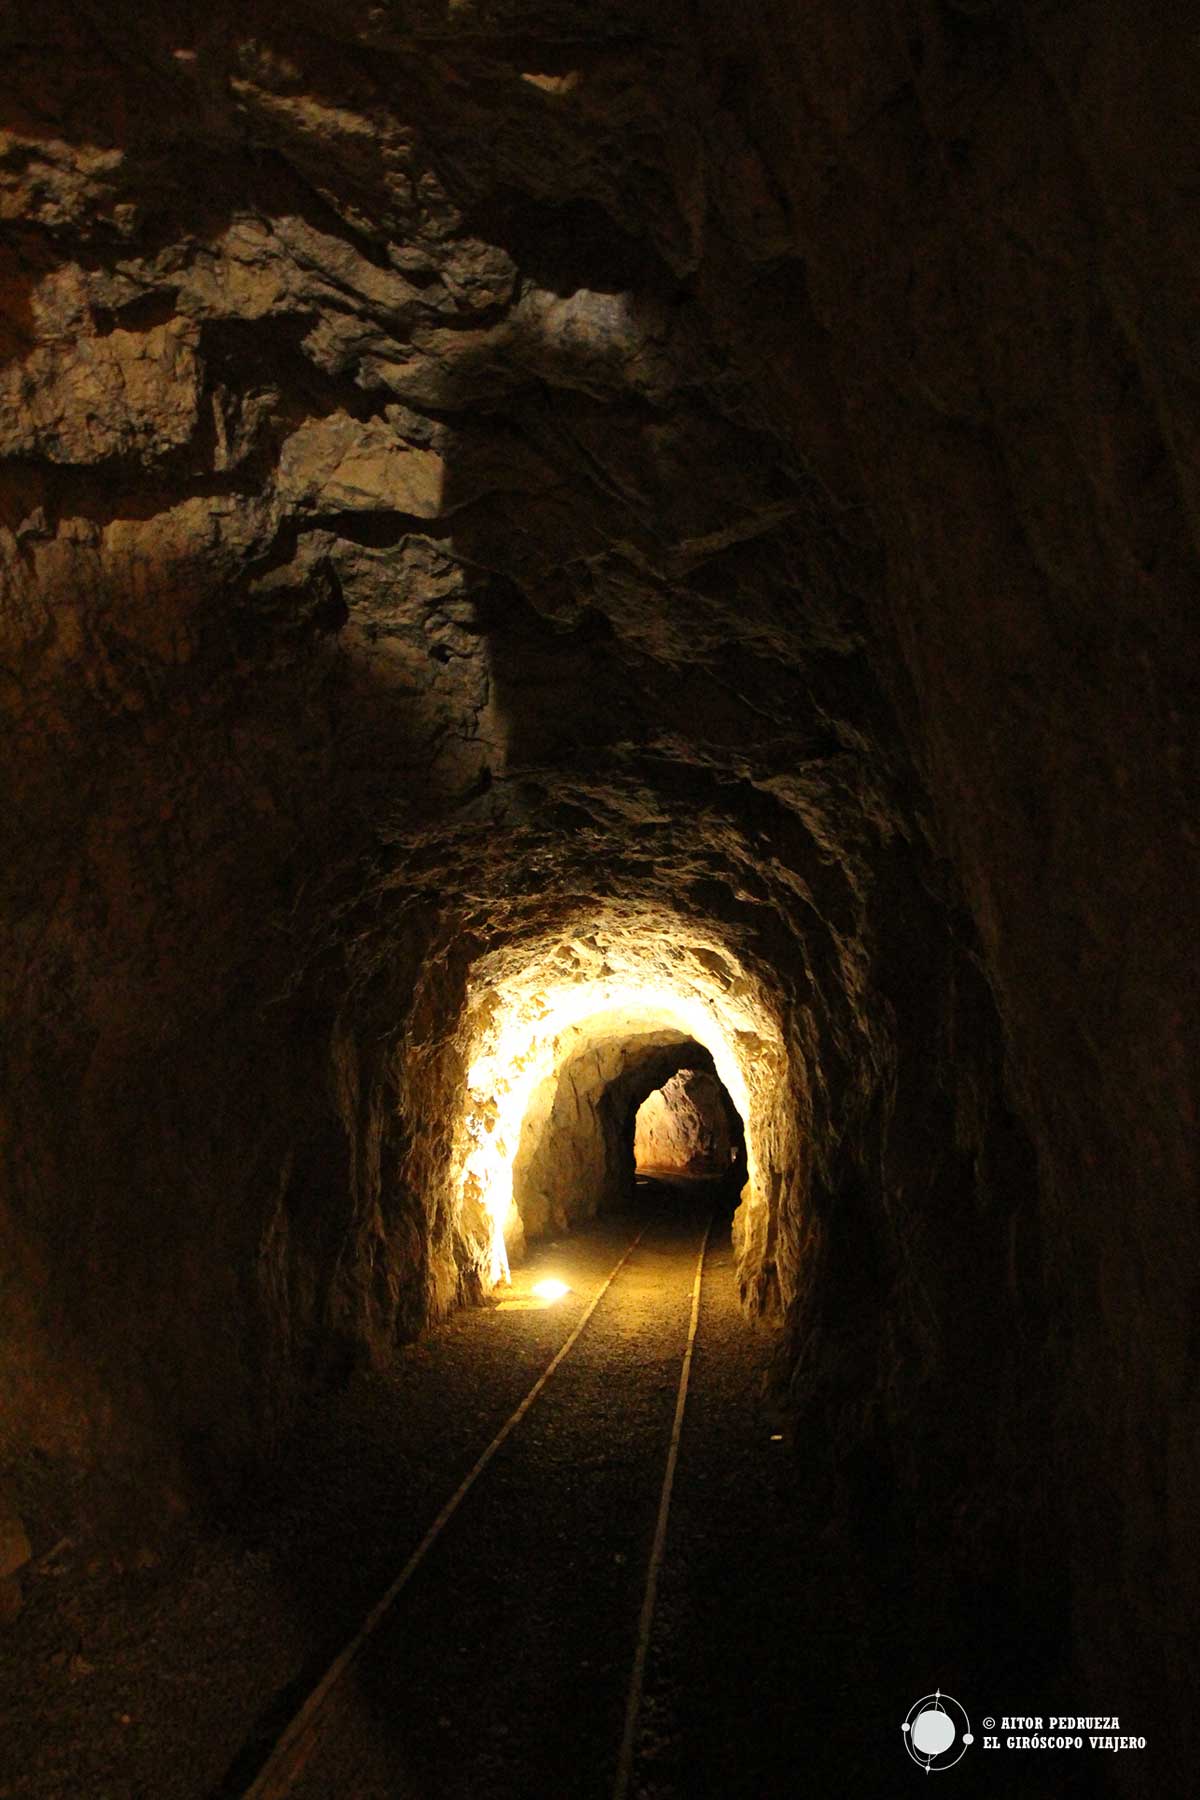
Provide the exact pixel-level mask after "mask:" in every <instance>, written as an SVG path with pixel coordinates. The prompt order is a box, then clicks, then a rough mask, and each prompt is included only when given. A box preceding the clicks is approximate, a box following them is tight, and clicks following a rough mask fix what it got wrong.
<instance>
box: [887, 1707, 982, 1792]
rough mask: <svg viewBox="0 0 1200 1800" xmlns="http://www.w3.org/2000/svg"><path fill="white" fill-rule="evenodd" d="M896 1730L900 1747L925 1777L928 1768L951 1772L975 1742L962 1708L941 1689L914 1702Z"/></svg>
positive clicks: (969, 1722) (964, 1710) (969, 1723)
mask: <svg viewBox="0 0 1200 1800" xmlns="http://www.w3.org/2000/svg"><path fill="white" fill-rule="evenodd" d="M900 1729H901V1731H902V1732H903V1733H904V1748H905V1749H906V1750H907V1751H908V1754H909V1755H910V1756H911V1757H912V1759H913V1761H914V1762H915V1763H919V1764H920V1766H921V1768H923V1769H924V1771H925V1773H926V1774H927V1775H928V1773H929V1771H930V1770H931V1769H952V1768H953V1767H954V1765H955V1763H956V1762H958V1760H959V1759H960V1757H962V1756H963V1755H964V1754H965V1753H966V1748H967V1745H968V1744H973V1743H974V1742H975V1739H974V1738H973V1737H972V1735H971V1721H970V1720H969V1719H968V1718H967V1714H966V1709H965V1707H962V1706H960V1705H959V1703H958V1701H957V1700H955V1699H954V1697H953V1695H951V1694H943V1692H942V1690H941V1688H938V1689H937V1691H936V1692H935V1693H932V1694H926V1695H925V1697H924V1699H923V1700H917V1701H916V1702H914V1704H913V1705H912V1706H910V1707H909V1709H908V1717H907V1719H905V1721H904V1723H903V1725H902V1726H901V1727H900Z"/></svg>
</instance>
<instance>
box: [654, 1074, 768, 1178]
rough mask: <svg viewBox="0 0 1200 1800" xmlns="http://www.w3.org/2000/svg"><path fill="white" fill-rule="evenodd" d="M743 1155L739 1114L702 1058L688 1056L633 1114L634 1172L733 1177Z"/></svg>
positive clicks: (740, 1165)
mask: <svg viewBox="0 0 1200 1800" xmlns="http://www.w3.org/2000/svg"><path fill="white" fill-rule="evenodd" d="M628 1124H629V1121H628V1115H627V1116H626V1131H627V1132H628ZM745 1156H746V1135H745V1130H744V1128H743V1125H742V1120H741V1117H740V1116H739V1114H738V1110H737V1108H736V1107H735V1106H734V1104H733V1102H732V1100H730V1098H729V1095H728V1093H727V1092H726V1090H725V1088H724V1087H723V1085H722V1083H721V1080H720V1078H719V1076H718V1075H717V1073H716V1071H715V1070H714V1069H712V1068H706V1067H705V1060H704V1058H703V1057H689V1058H688V1061H687V1063H686V1064H684V1065H682V1066H681V1067H679V1068H678V1069H676V1070H675V1072H674V1073H673V1074H671V1075H669V1076H668V1077H667V1079H666V1081H664V1082H663V1083H662V1085H661V1086H659V1087H656V1088H652V1089H651V1091H650V1092H649V1093H648V1094H647V1095H646V1098H645V1099H644V1100H642V1101H641V1102H640V1103H639V1105H638V1106H637V1110H636V1111H635V1112H634V1113H633V1166H634V1173H635V1176H641V1177H642V1178H643V1179H647V1180H648V1179H650V1178H652V1177H653V1176H654V1175H660V1176H662V1175H666V1176H673V1177H675V1178H678V1177H680V1176H682V1177H684V1178H693V1179H697V1180H710V1181H711V1180H717V1179H723V1180H730V1179H732V1178H733V1177H734V1175H735V1172H736V1171H737V1170H738V1169H739V1168H741V1167H742V1166H743V1165H744V1162H745ZM739 1185H740V1184H739Z"/></svg>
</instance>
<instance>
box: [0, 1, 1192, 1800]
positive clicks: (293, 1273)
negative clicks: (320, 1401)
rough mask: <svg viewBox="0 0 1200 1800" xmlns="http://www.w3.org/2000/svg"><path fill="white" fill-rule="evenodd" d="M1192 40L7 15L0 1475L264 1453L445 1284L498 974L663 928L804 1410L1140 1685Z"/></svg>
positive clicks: (922, 1521)
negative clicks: (737, 1084)
mask: <svg viewBox="0 0 1200 1800" xmlns="http://www.w3.org/2000/svg"><path fill="white" fill-rule="evenodd" d="M1198 60H1200V38H1198V37H1197V36H1196V33H1195V32H1194V31H1193V30H1191V29H1190V28H1183V27H1181V26H1180V25H1179V24H1178V22H1177V18H1176V15H1174V14H1172V13H1171V9H1168V11H1167V14H1165V15H1163V14H1159V13H1158V12H1155V11H1154V9H1147V8H1145V7H1144V6H1137V5H1135V4H1133V0H1066V3H1065V4H1059V5H1046V4H1040V3H1039V0H1023V3H1019V4H1013V5H1009V6H1004V7H1001V6H987V5H982V4H981V5H978V6H975V5H972V6H968V5H966V4H958V3H955V0H945V3H944V4H934V3H933V0H889V4H887V5H885V6H883V7H880V6H879V5H877V4H875V3H874V0H870V3H868V0H854V3H852V4H849V5H837V6H835V5H832V4H829V5H823V6H817V7H815V8H809V9H802V10H799V11H798V10H797V9H796V8H795V7H794V6H792V5H790V4H784V0H764V3H763V4H762V5H760V6H757V7H755V8H753V9H751V11H750V13H749V15H748V16H747V18H746V19H745V20H741V19H739V23H738V26H737V29H736V32H735V31H733V30H732V29H731V26H730V23H729V15H728V9H727V8H723V7H717V6H714V5H711V4H709V0H699V4H696V5H693V6H687V7H684V6H683V5H677V4H674V3H673V0H665V3H664V0H659V3H657V4H654V5H649V4H634V5H627V4H623V5H622V6H620V7H615V6H611V5H608V4H604V5H599V6H596V5H588V6H586V7H584V6H582V5H578V4H575V3H574V0H463V3H462V4H461V5H455V6H454V7H451V8H447V7H445V6H443V5H440V4H439V5H434V4H432V0H429V3H426V0H409V3H404V4H402V3H400V0H389V3H388V4H384V5H375V6H368V5H361V6H359V5H353V4H349V5H345V6H337V7H332V8H331V7H329V6H328V5H322V6H317V5H315V4H313V3H311V0H298V3H297V4H293V5H290V6H288V7H283V6H281V5H278V4H276V3H274V0H250V4H243V5H239V6H238V7H236V8H234V7H231V6H227V5H226V4H224V3H223V0H217V3H216V4H214V5H212V6H210V7H207V8H205V9H203V11H202V12H201V11H197V10H196V9H193V8H191V7H189V6H185V5H183V4H182V3H181V0H169V3H168V4H166V5H164V6H160V7H154V8H146V7H141V8H134V7H132V6H128V5H125V4H118V5H116V6H115V7H114V6H113V5H112V4H106V5H103V6H101V5H100V4H99V3H98V0H72V4H71V5H70V6H67V5H66V4H65V3H60V0H38V4H37V5H33V4H32V3H31V0H16V3H15V4H10V5H9V6H8V7H6V8H5V11H4V17H3V20H2V21H0V70H2V71H3V72H2V74H0V108H2V114H0V116H2V122H3V125H4V138H3V147H2V149H0V221H2V222H3V238H2V240H0V312H2V319H0V455H2V456H3V461H2V463H0V670H2V691H3V703H4V708H5V715H4V716H5V730H6V768H7V771H8V779H7V781H6V803H5V808H4V818H3V822H2V824H0V832H2V833H3V842H2V843H0V883H2V895H0V898H2V900H3V907H4V917H5V931H6V936H5V940H4V957H3V992H2V999H3V1005H4V1019H3V1043H4V1058H5V1063H4V1084H3V1094H2V1096H0V1106H2V1112H0V1156H2V1158H3V1169H2V1180H0V1266H2V1267H3V1270H4V1288H3V1293H2V1295H0V1448H2V1449H3V1450H4V1451H5V1452H6V1453H7V1452H8V1451H12V1452H13V1453H16V1452H17V1451H20V1450H23V1449H28V1448H29V1447H31V1446H33V1447H37V1448H38V1449H39V1450H41V1451H42V1452H44V1453H45V1454H47V1455H50V1456H53V1457H58V1458H62V1459H69V1460H72V1461H75V1462H82V1463H84V1464H94V1463H96V1462H97V1461H100V1462H107V1463H110V1464H112V1466H113V1467H114V1468H116V1467H122V1468H125V1467H130V1466H132V1467H135V1468H137V1469H138V1470H139V1471H140V1472H141V1474H142V1476H143V1477H144V1481H143V1489H144V1492H145V1493H146V1494H147V1495H151V1494H158V1495H161V1496H163V1498H162V1501H161V1504H162V1507H163V1508H164V1509H166V1508H168V1504H169V1503H168V1500H167V1498H166V1496H169V1495H172V1494H176V1493H178V1492H179V1491H180V1490H181V1489H182V1488H184V1487H187V1486H188V1484H191V1489H192V1490H193V1491H194V1490H195V1489H197V1488H199V1489H200V1490H203V1489H204V1488H205V1487H206V1486H207V1485H209V1484H211V1483H212V1482H223V1481H225V1480H226V1479H228V1478H229V1476H230V1472H231V1471H233V1470H235V1469H239V1468H242V1467H244V1466H245V1464H246V1462H247V1460H248V1459H251V1458H254V1457H261V1456H263V1455H269V1453H270V1448H271V1445H272V1443H273V1442H274V1441H275V1438H276V1435H277V1433H278V1431H279V1429H280V1428H281V1425H282V1423H283V1422H284V1421H285V1420H286V1419H287V1417H288V1416H289V1412H290V1410H291V1409H292V1408H293V1407H294V1405H295V1401H296V1398H297V1395H298V1394H299V1393H300V1392H301V1391H302V1390H303V1387H304V1384H305V1383H306V1382H308V1381H310V1380H311V1379H312V1378H313V1377H314V1376H317V1375H324V1374H329V1373H332V1372H337V1371H339V1370H342V1369H344V1368H345V1367H346V1366H347V1365H348V1364H350V1363H354V1362H364V1361H365V1362H367V1363H370V1362H373V1361H374V1362H379V1361H383V1360H385V1359H386V1358H387V1357H388V1356H389V1355H390V1353H391V1351H392V1348H393V1346H394V1344H395V1342H396V1341H397V1338H403V1337H409V1336H411V1335H412V1334H414V1333H415V1332H417V1331H418V1330H419V1329H420V1328H421V1327H422V1326H423V1325H424V1324H425V1323H427V1322H428V1321H430V1320H431V1319H434V1318H437V1317H441V1316H444V1315H445V1313H446V1312H447V1310H448V1309H449V1308H450V1307H451V1306H453V1304H454V1303H455V1301H456V1300H457V1299H459V1298H461V1297H464V1296H467V1297H469V1296H470V1294H471V1293H472V1292H473V1291H476V1290H477V1287H478V1255H479V1252H478V1233H477V1231H476V1227H475V1224H474V1223H473V1222H472V1221H471V1220H470V1219H468V1218H466V1217H465V1214H464V1212H463V1208H462V1206H461V1204H460V1194H461V1189H460V1185H459V1182H458V1171H457V1163H456V1159H457V1158H459V1157H460V1154H461V1148H462V1130H463V1127H462V1115H463V1112H464V1106H465V1101H464V1095H465V1092H466V1086H467V1076H468V1071H469V1067H470V1059H471V1056H472V1053H473V1047H474V1045H475V1043H476V1041H477V1039H478V1037H479V1034H480V1031H481V1030H482V1029H483V1026H482V1024H481V1022H480V1008H481V1007H482V1008H486V1006H487V1004H488V1002H487V995H488V993H489V992H492V991H494V990H495V988H496V983H497V980H498V979H499V978H500V977H499V975H498V974H497V971H499V972H500V975H502V974H503V973H504V971H505V970H507V971H508V973H509V974H510V975H514V972H516V971H519V970H520V969H521V968H529V967H533V966H534V965H540V964H544V963H545V962H546V960H547V959H549V958H552V957H553V956H554V955H556V954H557V953H558V951H559V949H561V948H562V947H563V946H568V945H570V944H571V943H574V942H579V941H582V940H583V939H588V940H589V941H590V944H591V947H592V948H591V954H592V955H594V956H595V957H596V958H598V959H599V962H600V963H601V964H602V962H603V959H604V957H605V956H606V955H607V954H608V953H609V952H610V951H611V952H612V953H613V954H617V953H618V952H620V951H621V950H622V948H623V947H625V948H627V947H628V945H629V943H630V942H631V941H634V940H639V939H640V940H641V941H643V942H646V943H650V944H652V945H653V946H661V945H662V944H664V943H670V942H671V941H672V940H680V941H683V942H686V943H695V944H697V945H699V946H700V947H701V948H702V949H703V951H704V954H705V956H708V957H712V958H715V959H716V967H717V970H718V973H716V974H712V975H711V980H712V982H713V983H715V984H717V985H718V986H719V985H720V983H721V982H724V983H725V984H726V987H725V989H724V992H725V993H726V997H727V1000H728V1001H729V1004H730V1005H731V1006H732V1005H733V1004H734V1003H735V1001H736V1002H737V1004H742V1003H743V1001H744V1003H745V1005H746V1006H747V1007H750V1008H751V1009H752V1010H755V1011H756V1016H757V1015H758V1014H761V1015H762V1017H763V1018H764V1019H766V1018H767V1017H768V1015H769V1018H770V1020H771V1021H772V1024H771V1031H772V1032H773V1033H774V1034H776V1037H777V1040H778V1041H777V1044H776V1041H775V1038H774V1037H772V1038H771V1039H770V1040H768V1038H767V1037H765V1036H764V1037H762V1039H761V1042H762V1044H763V1045H765V1046H768V1047H767V1049H765V1050H764V1052H763V1054H764V1056H765V1057H766V1058H767V1061H768V1062H769V1066H770V1080H769V1082H768V1080H767V1077H766V1073H765V1071H766V1068H767V1063H766V1062H764V1064H763V1068H764V1077H763V1083H762V1090H763V1091H762V1098H761V1100H760V1101H756V1116H755V1118H754V1119H753V1120H750V1119H748V1120H747V1130H748V1135H749V1138H750V1139H751V1140H752V1143H751V1150H752V1170H751V1182H752V1190H753V1191H752V1194H751V1202H752V1203H751V1204H750V1205H749V1206H748V1208H747V1209H746V1210H744V1211H743V1212H742V1213H740V1214H739V1224H738V1228H737V1230H738V1239H737V1241H738V1248H739V1281H740V1284H741V1287H742V1291H743V1293H744V1295H745V1296H746V1298H747V1299H748V1300H749V1301H750V1302H751V1303H752V1304H755V1305H762V1306H767V1307H771V1306H775V1305H778V1306H779V1307H780V1308H781V1309H782V1311H783V1314H784V1318H785V1327H784V1338H783V1346H782V1350H781V1360H780V1378H781V1381H782V1382H783V1383H784V1385H785V1386H786V1388H787V1390H788V1392H789V1393H790V1395H791V1399H792V1402H793V1404H794V1406H795V1408H796V1409H797V1412H798V1414H799V1416H802V1417H803V1418H805V1419H806V1420H807V1421H808V1422H809V1425H810V1427H811V1429H813V1430H814V1431H816V1430H818V1429H820V1428H821V1422H822V1421H824V1422H825V1423H826V1425H827V1426H828V1429H829V1432H830V1434H831V1438H832V1441H833V1442H834V1443H836V1445H837V1446H838V1449H839V1454H840V1456H841V1458H842V1460H843V1462H844V1463H846V1464H847V1466H855V1467H857V1468H858V1469H859V1470H860V1472H861V1473H862V1478H863V1479H864V1480H865V1479H867V1475H866V1473H865V1472H866V1471H869V1470H871V1469H874V1470H876V1471H879V1470H883V1471H886V1474H887V1477H888V1480H889V1481H890V1482H891V1483H892V1484H893V1485H894V1488H895V1491H896V1492H897V1494H899V1495H901V1496H903V1499H904V1504H905V1506H907V1507H908V1508H909V1510H910V1514H911V1518H912V1520H913V1521H915V1524H914V1529H915V1530H916V1531H917V1533H918V1535H920V1534H921V1533H922V1532H927V1533H928V1536H929V1538H930V1540H937V1539H939V1538H940V1536H941V1534H942V1533H943V1531H944V1530H946V1529H950V1528H951V1527H952V1529H953V1532H954V1534H955V1536H956V1538H957V1539H958V1540H959V1541H960V1543H961V1547H962V1554H963V1555H964V1556H965V1557H967V1558H971V1557H976V1558H978V1557H985V1558H987V1559H989V1560H990V1561H991V1562H992V1563H993V1564H994V1566H995V1567H997V1568H998V1569H999V1568H1001V1567H1003V1568H1005V1569H1008V1570H1010V1571H1012V1580H1013V1583H1014V1584H1015V1585H1016V1586H1017V1587H1020V1585H1021V1584H1022V1582H1024V1581H1029V1582H1030V1583H1031V1584H1032V1585H1033V1586H1036V1580H1037V1571H1038V1569H1039V1568H1040V1567H1042V1566H1043V1565H1050V1564H1053V1563H1057V1562H1058V1561H1059V1560H1062V1561H1064V1562H1065V1563H1066V1565H1067V1566H1068V1568H1069V1570H1070V1574H1071V1582H1072V1596H1073V1598H1072V1617H1073V1624H1074V1629H1075V1633H1076V1641H1077V1651H1078V1657H1079V1663H1080V1668H1081V1671H1082V1672H1083V1674H1084V1675H1085V1676H1086V1679H1087V1682H1088V1683H1089V1691H1092V1692H1095V1693H1096V1694H1100V1693H1103V1692H1105V1691H1111V1683H1112V1682H1115V1681H1116V1680H1118V1678H1119V1679H1120V1681H1121V1682H1122V1684H1123V1691H1125V1692H1127V1693H1130V1702H1129V1704H1130V1706H1131V1707H1132V1706H1134V1705H1135V1704H1136V1695H1135V1694H1134V1693H1133V1692H1132V1688H1134V1687H1136V1690H1137V1695H1141V1696H1143V1697H1144V1703H1145V1706H1146V1708H1147V1709H1149V1710H1152V1711H1154V1712H1155V1713H1158V1712H1159V1711H1160V1710H1161V1714H1162V1716H1163V1717H1170V1718H1173V1719H1176V1720H1181V1719H1182V1720H1186V1719H1188V1718H1189V1717H1190V1716H1191V1707H1190V1692H1185V1691H1184V1687H1183V1685H1181V1684H1183V1683H1184V1680H1185V1678H1184V1676H1183V1674H1182V1671H1184V1670H1186V1669H1187V1667H1188V1666H1189V1656H1188V1655H1187V1654H1185V1653H1184V1647H1185V1646H1186V1645H1187V1644H1189V1643H1190V1642H1191V1641H1192V1634H1193V1632H1194V1622H1195V1619H1196V1617H1197V1616H1200V1588H1198V1586H1197V1584H1198V1582H1200V1555H1198V1554H1197V1544H1196V1520H1197V1519H1198V1518H1200V1461H1198V1454H1197V1443H1198V1441H1200V1439H1198V1436H1197V1432H1196V1429H1195V1427H1196V1422H1197V1412H1196V1400H1195V1380H1196V1365H1197V1344H1196V1335H1195V1324H1194V1321H1195V1312H1196V1302H1197V1285H1196V1269H1197V1267H1200V1256H1198V1255H1197V1251H1198V1249H1200V1245H1198V1243H1197V1219H1196V1213H1195V1205H1194V1195H1195V1189H1196V1181H1195V1173H1196V1172H1195V1165H1194V1143H1195V1138H1194V1124H1195V1107H1194V1085H1193V1083H1194V1057H1195V1027H1194V1020H1193V1018H1192V1016H1191V1014H1190V1013H1189V1012H1188V1011H1187V1009H1186V1007H1185V1004H1184V1001H1183V996H1184V995H1185V994H1186V993H1187V992H1188V991H1189V985H1190V984H1189V977H1190V975H1191V972H1192V960H1193V956H1194V928H1193V924H1192V921H1191V918H1190V909H1189V907H1188V906H1187V904H1186V898H1185V897H1186V896H1188V895H1189V894H1191V893H1193V892H1194V891H1195V875H1196V837H1195V829H1194V821H1193V819H1192V816H1191V815H1192V800H1191V796H1192V795H1193V794H1194V793H1195V791H1196V781H1195V766H1194V734H1193V731H1192V718H1193V712H1192V708H1193V707H1194V685H1193V684H1194V677H1195V665H1196V656H1195V631H1194V593H1195V583H1196V551H1197V533H1198V528H1200V486H1198V482H1200V477H1198V474H1197V469H1198V467H1200V463H1198V459H1197V454H1196V452H1197V425H1196V418H1197V404H1196V402H1197V392H1196V379H1195V356H1194V350H1195V345H1194V341H1193V340H1194V326H1193V322H1192V321H1193V315H1194V277H1195V268H1196V263H1197V253H1198V250H1200V245H1198V243H1197V234H1198V231H1200V226H1198V224H1197V216H1196V211H1195V207H1194V205H1193V203H1192V192H1193V189H1194V187H1195V179H1194V177H1195V159H1196V145H1197V143H1200V129H1198V128H1197V127H1198V121H1197V119H1196V98H1195V96H1196V94H1197V93H1198V92H1200V81H1198V79H1197V77H1198V75H1200V69H1198V68H1197V62H1198ZM654 954H655V955H658V954H659V950H658V948H655V950H654ZM579 967H580V970H581V971H582V968H583V965H582V964H580V965H579ZM694 974H695V970H694V968H693V970H692V974H690V975H689V976H688V979H689V980H691V979H692V978H693V976H694ZM581 978H583V976H582V973H581ZM768 1087H769V1090H770V1092H769V1095H768V1093H767V1089H768ZM756 1171H757V1174H756ZM1100 1568H1103V1569H1104V1570H1105V1572H1106V1579H1105V1581H1104V1582H1102V1583H1101V1582H1097V1581H1096V1579H1095V1571H1096V1570H1097V1569H1100ZM1106 1683H1107V1684H1110V1685H1109V1686H1108V1687H1107V1688H1106ZM1097 1704H1099V1702H1097ZM1122 1760H1123V1763H1124V1761H1125V1759H1122ZM1125 1779H1127V1780H1130V1781H1136V1779H1137V1769H1136V1768H1135V1767H1133V1766H1129V1767H1127V1769H1126V1773H1125Z"/></svg>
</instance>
